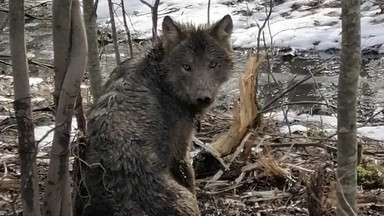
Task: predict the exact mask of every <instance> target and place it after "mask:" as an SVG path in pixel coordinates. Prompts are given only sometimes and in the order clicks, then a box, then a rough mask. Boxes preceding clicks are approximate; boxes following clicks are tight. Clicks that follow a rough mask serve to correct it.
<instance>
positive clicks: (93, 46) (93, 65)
mask: <svg viewBox="0 0 384 216" xmlns="http://www.w3.org/2000/svg"><path fill="white" fill-rule="evenodd" d="M96 8H97V5H95V4H94V0H83V13H84V24H85V28H86V32H87V43H88V72H89V79H90V83H91V94H92V97H93V101H95V100H97V98H99V96H100V94H101V86H102V77H101V70H100V61H99V49H98V46H97V26H96Z"/></svg>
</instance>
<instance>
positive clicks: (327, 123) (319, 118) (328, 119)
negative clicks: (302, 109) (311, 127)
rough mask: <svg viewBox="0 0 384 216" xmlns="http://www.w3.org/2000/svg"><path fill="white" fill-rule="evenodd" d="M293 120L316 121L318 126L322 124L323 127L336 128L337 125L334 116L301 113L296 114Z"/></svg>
mask: <svg viewBox="0 0 384 216" xmlns="http://www.w3.org/2000/svg"><path fill="white" fill-rule="evenodd" d="M295 120H297V121H300V122H314V123H318V124H319V126H322V127H324V128H336V127H337V118H336V117H335V116H325V115H309V114H302V115H298V116H297V117H296V118H295Z"/></svg>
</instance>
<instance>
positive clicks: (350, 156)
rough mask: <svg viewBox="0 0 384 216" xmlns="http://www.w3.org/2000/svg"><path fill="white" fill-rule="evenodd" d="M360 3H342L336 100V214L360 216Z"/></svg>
mask: <svg viewBox="0 0 384 216" xmlns="http://www.w3.org/2000/svg"><path fill="white" fill-rule="evenodd" d="M360 3H361V2H360V0H342V1H341V5H342V14H341V18H342V47H341V67H340V75H339V87H338V101H337V107H338V109H337V117H338V124H337V133H338V141H337V150H338V151H337V164H338V167H337V182H338V183H337V185H338V187H337V199H338V205H337V215H348V216H349V215H357V212H356V211H357V208H356V190H357V188H356V182H357V174H356V166H357V138H356V131H357V127H356V126H357V124H356V104H357V85H358V81H359V74H360V67H361V46H360Z"/></svg>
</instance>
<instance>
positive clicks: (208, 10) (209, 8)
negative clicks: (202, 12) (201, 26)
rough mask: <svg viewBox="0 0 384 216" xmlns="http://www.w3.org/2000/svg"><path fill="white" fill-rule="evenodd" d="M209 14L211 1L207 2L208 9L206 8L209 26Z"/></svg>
mask: <svg viewBox="0 0 384 216" xmlns="http://www.w3.org/2000/svg"><path fill="white" fill-rule="evenodd" d="M210 13H211V0H208V8H207V19H208V25H209V24H210V16H211V15H210Z"/></svg>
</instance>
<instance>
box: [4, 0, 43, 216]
mask: <svg viewBox="0 0 384 216" xmlns="http://www.w3.org/2000/svg"><path fill="white" fill-rule="evenodd" d="M9 13H10V15H9V16H10V36H9V38H10V45H11V59H12V71H13V80H14V82H13V85H14V86H13V87H14V91H15V102H14V108H15V112H16V121H17V129H18V140H19V157H20V170H21V177H20V191H21V199H22V203H23V214H24V215H31V216H37V215H40V200H39V184H38V180H39V178H38V173H37V165H36V154H37V149H36V143H35V135H34V131H33V123H32V109H31V96H30V89H29V75H28V73H29V69H28V62H27V55H26V47H25V39H24V36H25V35H24V34H25V33H24V0H12V1H10V2H9Z"/></svg>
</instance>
